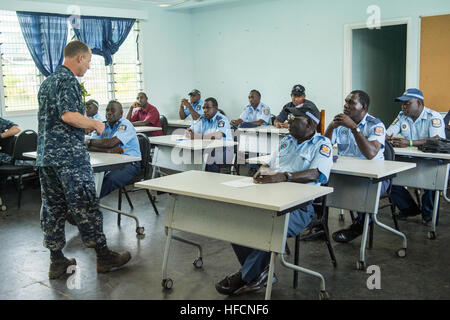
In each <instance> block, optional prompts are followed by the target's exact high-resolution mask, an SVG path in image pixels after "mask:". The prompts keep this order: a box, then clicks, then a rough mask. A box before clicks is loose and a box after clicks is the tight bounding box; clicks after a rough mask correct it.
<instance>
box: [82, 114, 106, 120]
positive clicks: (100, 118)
mask: <svg viewBox="0 0 450 320" xmlns="http://www.w3.org/2000/svg"><path fill="white" fill-rule="evenodd" d="M86 118H88V119H92V120H97V121H100V122H103V119H102V117H101V116H100V115H99V114H98V113H96V114H95V115H94V116H92V117H88V116H86Z"/></svg>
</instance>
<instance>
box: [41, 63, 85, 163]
mask: <svg viewBox="0 0 450 320" xmlns="http://www.w3.org/2000/svg"><path fill="white" fill-rule="evenodd" d="M38 101H39V112H38V121H39V127H38V145H37V159H36V165H37V166H40V167H47V166H55V167H71V166H77V167H80V166H81V165H86V164H87V165H89V152H88V149H87V147H86V146H85V144H84V130H83V129H78V128H75V127H73V126H71V125H69V124H67V123H65V122H64V121H63V120H62V119H61V116H62V115H63V114H64V113H65V112H79V113H80V114H81V115H84V111H85V106H84V104H83V103H82V100H81V87H80V84H79V82H78V80H77V79H76V78H75V76H74V74H73V73H72V71H70V70H69V69H68V68H67V67H65V66H59V67H58V68H57V69H56V71H55V72H54V73H53V74H51V75H50V76H49V77H48V78H47V79H45V80H44V82H43V83H42V85H41V87H40V89H39V94H38Z"/></svg>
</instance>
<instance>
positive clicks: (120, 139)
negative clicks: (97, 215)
mask: <svg viewBox="0 0 450 320" xmlns="http://www.w3.org/2000/svg"><path fill="white" fill-rule="evenodd" d="M122 116H123V109H122V105H121V104H120V103H119V102H118V101H110V102H109V103H108V106H107V107H106V123H105V124H106V125H105V131H103V133H102V135H100V136H99V135H98V134H97V133H96V132H94V134H93V135H92V137H91V139H90V140H88V141H87V142H86V143H87V145H88V147H89V151H96V152H108V153H120V154H124V155H128V156H133V157H141V151H140V148H139V140H138V138H137V136H136V129H135V128H134V126H133V125H132V124H131V122H130V121H128V120H127V119H125V118H123V117H122ZM140 171H141V163H140V161H136V162H132V163H126V164H124V166H123V167H122V168H121V169H116V170H111V171H108V172H106V173H105V177H104V178H103V184H102V189H101V192H100V198H102V197H104V196H106V195H108V194H109V193H111V192H112V191H114V190H116V189H120V188H122V187H123V186H125V185H126V184H127V183H128V182H130V180H131V179H133V178H135V177H136V176H137V175H138V174H139V173H140Z"/></svg>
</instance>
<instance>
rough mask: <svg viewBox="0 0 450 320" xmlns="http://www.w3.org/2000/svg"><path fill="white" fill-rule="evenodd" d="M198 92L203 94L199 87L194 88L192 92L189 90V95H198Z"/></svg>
mask: <svg viewBox="0 0 450 320" xmlns="http://www.w3.org/2000/svg"><path fill="white" fill-rule="evenodd" d="M197 94H198V95H201V94H200V91H198V90H197V89H194V90H192V91H191V92H189V95H190V96H192V95H197Z"/></svg>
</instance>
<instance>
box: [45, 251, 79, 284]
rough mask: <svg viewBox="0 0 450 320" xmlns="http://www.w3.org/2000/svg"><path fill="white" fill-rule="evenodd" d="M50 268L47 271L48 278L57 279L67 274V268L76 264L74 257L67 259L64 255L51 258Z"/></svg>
mask: <svg viewBox="0 0 450 320" xmlns="http://www.w3.org/2000/svg"><path fill="white" fill-rule="evenodd" d="M50 261H51V262H50V269H49V271H48V278H49V279H58V278H60V277H61V276H63V275H66V274H67V275H69V274H68V273H67V268H68V267H69V266H73V265H76V264H77V261H76V260H75V259H67V258H66V257H64V256H62V257H57V258H51V260H50Z"/></svg>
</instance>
